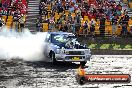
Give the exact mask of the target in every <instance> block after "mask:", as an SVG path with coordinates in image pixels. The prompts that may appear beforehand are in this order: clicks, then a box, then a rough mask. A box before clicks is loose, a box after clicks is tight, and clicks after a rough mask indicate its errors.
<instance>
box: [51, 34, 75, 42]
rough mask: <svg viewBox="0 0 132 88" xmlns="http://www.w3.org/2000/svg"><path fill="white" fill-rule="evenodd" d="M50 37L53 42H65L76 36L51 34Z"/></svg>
mask: <svg viewBox="0 0 132 88" xmlns="http://www.w3.org/2000/svg"><path fill="white" fill-rule="evenodd" d="M51 37H52V38H51V42H52V43H54V44H60V43H66V42H68V41H69V40H70V39H72V40H76V37H75V36H74V35H69V34H52V36H51Z"/></svg>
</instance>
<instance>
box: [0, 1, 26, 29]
mask: <svg viewBox="0 0 132 88" xmlns="http://www.w3.org/2000/svg"><path fill="white" fill-rule="evenodd" d="M26 14H27V2H26V0H1V7H0V17H2V16H7V18H6V19H5V21H4V22H6V21H7V19H8V16H12V17H13V19H12V20H11V21H12V22H16V26H17V29H18V28H19V25H18V24H20V27H24V24H25V19H24V16H25V15H26ZM1 20H2V19H1ZM4 24H6V23H4Z"/></svg>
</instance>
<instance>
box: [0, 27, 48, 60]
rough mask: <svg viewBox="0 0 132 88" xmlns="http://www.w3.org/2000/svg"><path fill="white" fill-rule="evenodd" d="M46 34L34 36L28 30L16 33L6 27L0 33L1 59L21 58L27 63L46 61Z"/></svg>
mask: <svg viewBox="0 0 132 88" xmlns="http://www.w3.org/2000/svg"><path fill="white" fill-rule="evenodd" d="M46 34H47V33H46V32H43V33H40V32H38V33H36V34H32V33H31V32H30V31H29V30H28V29H23V32H16V31H14V30H13V29H12V30H11V29H10V30H9V29H7V28H5V27H3V28H1V32H0V59H6V60H10V59H13V58H15V59H16V58H20V59H23V60H25V61H40V60H44V55H43V51H44V44H45V42H44V40H45V38H46Z"/></svg>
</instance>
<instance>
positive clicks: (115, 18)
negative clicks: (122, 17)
mask: <svg viewBox="0 0 132 88" xmlns="http://www.w3.org/2000/svg"><path fill="white" fill-rule="evenodd" d="M117 21H118V20H117V17H116V16H114V17H113V18H112V36H113V37H115V35H116V33H115V32H116V29H117Z"/></svg>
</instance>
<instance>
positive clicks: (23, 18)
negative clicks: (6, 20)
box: [19, 14, 25, 32]
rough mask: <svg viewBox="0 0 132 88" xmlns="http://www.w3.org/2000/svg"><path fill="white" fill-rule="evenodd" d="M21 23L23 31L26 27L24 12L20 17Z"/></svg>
mask: <svg viewBox="0 0 132 88" xmlns="http://www.w3.org/2000/svg"><path fill="white" fill-rule="evenodd" d="M19 24H20V30H21V32H22V31H23V30H22V29H23V28H24V24H25V17H24V15H23V14H21V17H20V19H19Z"/></svg>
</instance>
